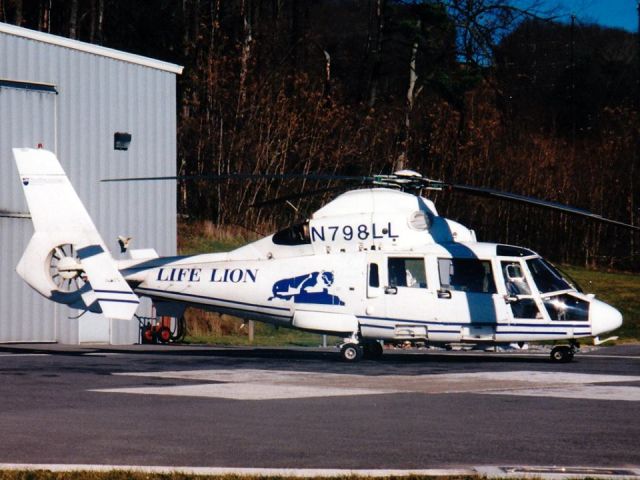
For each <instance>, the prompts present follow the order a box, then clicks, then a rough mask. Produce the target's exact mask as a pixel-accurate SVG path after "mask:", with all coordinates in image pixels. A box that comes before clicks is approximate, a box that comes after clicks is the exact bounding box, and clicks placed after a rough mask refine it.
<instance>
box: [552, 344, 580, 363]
mask: <svg viewBox="0 0 640 480" xmlns="http://www.w3.org/2000/svg"><path fill="white" fill-rule="evenodd" d="M574 353H575V352H574V351H573V349H572V348H571V347H568V346H566V345H561V346H558V347H553V350H551V361H552V362H555V363H568V362H570V361H571V360H573V355H574Z"/></svg>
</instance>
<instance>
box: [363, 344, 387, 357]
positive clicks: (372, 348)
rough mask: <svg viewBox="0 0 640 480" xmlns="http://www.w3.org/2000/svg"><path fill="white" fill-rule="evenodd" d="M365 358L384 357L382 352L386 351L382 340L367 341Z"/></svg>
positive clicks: (364, 348)
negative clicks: (381, 342)
mask: <svg viewBox="0 0 640 480" xmlns="http://www.w3.org/2000/svg"><path fill="white" fill-rule="evenodd" d="M363 350H364V358H368V359H370V360H378V359H380V358H382V354H383V353H384V349H383V348H382V345H380V342H370V343H365V344H364V347H363Z"/></svg>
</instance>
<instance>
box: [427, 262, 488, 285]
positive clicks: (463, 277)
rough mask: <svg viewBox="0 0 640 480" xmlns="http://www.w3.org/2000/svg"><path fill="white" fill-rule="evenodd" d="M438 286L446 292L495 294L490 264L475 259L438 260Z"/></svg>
mask: <svg viewBox="0 0 640 480" xmlns="http://www.w3.org/2000/svg"><path fill="white" fill-rule="evenodd" d="M438 269H439V271H440V285H441V286H442V288H445V289H447V290H457V291H460V292H469V293H496V284H495V281H494V280H493V270H492V268H491V262H490V261H488V260H477V259H475V258H439V259H438Z"/></svg>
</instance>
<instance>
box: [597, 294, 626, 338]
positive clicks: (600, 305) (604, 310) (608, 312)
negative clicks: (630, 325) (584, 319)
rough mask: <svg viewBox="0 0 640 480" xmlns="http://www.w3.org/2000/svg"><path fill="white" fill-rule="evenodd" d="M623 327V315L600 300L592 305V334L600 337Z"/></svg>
mask: <svg viewBox="0 0 640 480" xmlns="http://www.w3.org/2000/svg"><path fill="white" fill-rule="evenodd" d="M620 325H622V314H621V313H620V312H619V311H618V310H616V309H615V308H613V307H612V306H611V305H608V304H606V303H604V302H601V301H600V300H593V301H592V303H591V334H592V335H600V334H601V333H604V332H610V331H611V330H615V329H616V328H618V327H620Z"/></svg>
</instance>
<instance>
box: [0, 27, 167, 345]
mask: <svg viewBox="0 0 640 480" xmlns="http://www.w3.org/2000/svg"><path fill="white" fill-rule="evenodd" d="M0 78H2V79H10V80H22V81H29V82H41V83H48V84H53V85H55V86H56V88H57V91H58V95H56V94H55V93H44V92H32V91H24V90H16V89H11V88H0V122H2V123H1V124H0V162H1V163H0V165H2V175H0V210H3V209H4V210H11V211H25V210H26V204H25V202H24V199H23V194H22V189H21V186H20V183H19V180H18V176H17V171H16V168H15V166H14V165H13V157H12V155H11V152H10V149H11V147H14V146H35V145H37V143H43V144H44V146H45V148H48V149H50V150H57V154H58V158H59V159H60V161H61V163H62V165H63V167H64V168H65V170H66V172H67V175H68V176H69V178H70V179H71V181H72V183H73V184H74V186H75V187H76V190H77V192H78V195H79V196H80V198H81V199H82V200H83V201H84V203H85V205H86V207H87V209H88V210H89V213H90V214H91V216H92V217H93V219H94V221H95V223H96V225H97V226H98V229H99V230H100V233H101V234H102V236H103V238H104V240H105V243H106V244H107V246H108V247H109V248H110V249H111V250H112V252H113V253H114V256H116V258H118V256H119V255H120V254H119V253H117V252H118V249H117V244H116V239H117V236H118V235H127V236H132V237H133V238H134V240H133V242H132V248H144V247H155V248H156V249H157V250H158V253H159V254H160V255H172V254H175V251H176V189H175V188H176V187H175V182H155V183H100V182H99V180H100V179H101V178H107V177H128V176H143V175H174V174H175V168H176V103H175V99H176V91H175V83H176V79H175V74H174V73H171V72H166V71H162V70H157V69H154V68H150V67H145V66H141V65H135V64H131V63H128V62H124V61H120V60H114V59H111V58H107V57H103V56H99V55H95V54H90V53H85V52H81V51H77V50H71V49H68V48H65V47H61V46H56V45H50V44H46V43H43V42H39V41H36V40H31V39H27V38H21V37H18V36H13V35H9V34H5V33H2V32H0ZM52 110H53V112H52ZM115 132H128V133H130V134H131V135H132V137H133V138H132V141H131V145H130V148H129V150H128V151H116V150H114V148H113V135H114V133H115ZM32 231H33V230H32V227H31V223H30V222H29V221H27V220H23V219H6V218H5V219H1V220H0V241H2V244H1V245H2V253H1V255H0V257H1V258H0V341H4V342H6V341H41V340H58V341H63V342H65V343H77V342H79V341H83V338H82V336H81V335H82V333H81V332H83V331H84V332H86V331H90V330H91V328H90V324H87V325H89V328H87V327H86V325H85V326H84V328H80V324H81V322H91V321H94V322H97V321H99V319H98V320H96V319H95V318H91V317H88V316H87V317H86V318H85V317H81V318H80V319H75V320H74V319H69V317H70V316H73V315H74V314H75V313H76V312H72V311H70V310H69V309H68V308H67V307H58V312H57V313H56V308H54V306H53V304H52V303H49V302H45V301H43V300H40V298H39V297H37V295H35V294H33V293H32V292H31V291H30V289H29V288H28V287H26V286H25V285H24V284H23V283H22V281H21V279H20V278H19V277H18V276H17V274H16V273H15V271H14V268H15V265H16V264H17V262H18V260H19V258H20V256H21V255H22V251H23V250H24V247H25V245H26V241H28V238H29V237H30V236H31V234H32ZM110 330H111V331H110V333H109V336H110V339H105V341H107V340H111V341H113V342H114V343H131V342H134V341H135V340H136V339H137V324H135V321H134V324H133V325H132V324H131V323H128V322H124V323H123V322H112V323H111V325H110ZM89 336H91V335H89Z"/></svg>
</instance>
